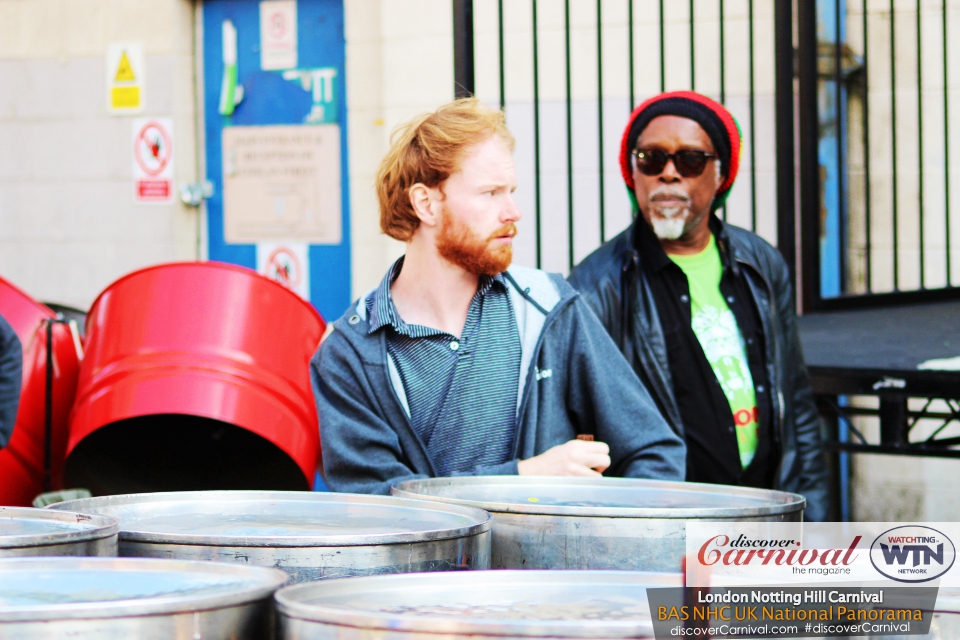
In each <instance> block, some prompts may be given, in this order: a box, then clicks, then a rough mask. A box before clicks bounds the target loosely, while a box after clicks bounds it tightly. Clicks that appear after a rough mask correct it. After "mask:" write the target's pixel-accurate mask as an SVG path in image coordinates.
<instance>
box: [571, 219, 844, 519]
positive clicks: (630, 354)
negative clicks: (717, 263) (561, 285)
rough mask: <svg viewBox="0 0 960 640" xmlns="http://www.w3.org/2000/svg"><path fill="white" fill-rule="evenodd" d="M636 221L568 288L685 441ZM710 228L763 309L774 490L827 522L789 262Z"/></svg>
mask: <svg viewBox="0 0 960 640" xmlns="http://www.w3.org/2000/svg"><path fill="white" fill-rule="evenodd" d="M636 224H638V220H635V221H634V223H633V224H631V225H630V226H629V227H628V228H627V229H626V230H625V231H624V232H623V233H621V234H619V235H618V236H616V237H615V238H613V239H611V240H609V241H608V242H607V243H606V244H604V245H603V246H602V247H600V248H599V249H597V250H596V251H594V252H593V253H592V254H591V255H589V256H588V257H587V258H586V259H585V260H584V261H583V262H581V263H580V264H579V265H578V266H577V267H576V269H574V271H573V273H572V274H571V275H570V283H571V284H572V285H573V286H574V287H576V288H577V289H579V290H580V292H581V294H582V295H583V297H584V298H585V299H586V301H587V302H588V303H589V304H590V306H591V307H592V308H593V310H594V311H595V312H596V314H597V315H598V316H599V317H600V321H601V322H602V323H603V325H604V326H605V327H606V329H607V331H608V332H609V333H610V335H611V336H612V337H613V340H614V342H616V343H617V346H619V347H620V351H621V352H622V353H623V355H624V356H625V357H626V358H627V361H628V362H629V363H630V364H631V366H633V369H634V370H635V371H636V372H637V375H639V376H640V379H641V380H643V382H644V384H646V386H647V389H649V391H650V395H651V396H653V398H654V400H655V401H656V402H657V404H658V405H659V407H660V410H661V411H662V412H663V415H664V417H665V418H666V420H667V422H668V423H669V424H670V426H671V427H673V429H674V430H675V431H676V432H677V433H678V434H680V435H681V437H682V436H683V424H682V422H681V420H680V411H679V409H678V407H677V403H676V399H675V398H674V396H673V384H672V382H671V379H670V366H669V364H668V362H667V346H666V341H665V339H664V335H663V330H662V328H661V327H660V319H659V316H658V314H657V308H656V305H655V303H654V299H653V294H652V292H651V290H650V286H649V283H648V282H647V277H646V274H645V273H644V271H643V269H642V267H641V261H640V256H639V254H638V253H637V250H636V249H635V248H634V246H633V243H632V242H631V239H632V238H633V237H634V235H633V234H634V225H636ZM710 226H711V229H713V231H714V235H715V236H716V238H717V244H718V245H719V246H720V249H721V251H725V252H727V255H728V257H729V259H730V264H731V267H732V268H733V269H734V270H735V274H736V275H738V276H739V275H740V273H743V274H745V275H746V279H747V282H748V283H749V288H750V292H751V294H752V295H753V299H754V302H755V303H756V307H757V309H758V310H759V312H760V318H761V322H762V325H763V335H764V338H765V340H764V344H765V347H766V353H765V354H764V356H765V361H766V366H767V377H768V379H769V380H770V384H771V387H772V388H773V390H774V393H773V394H772V400H773V432H774V436H775V437H776V438H777V439H778V440H779V442H778V444H779V447H780V452H781V455H782V457H781V460H780V467H779V469H778V471H777V474H776V479H777V481H776V485H775V488H777V489H780V490H783V491H792V492H795V493H800V494H803V495H804V497H806V499H807V507H806V511H805V512H804V520H807V521H812V522H817V521H822V520H825V519H826V518H827V517H828V479H827V470H826V461H825V458H824V453H823V437H822V434H821V423H820V416H819V414H818V413H817V408H816V405H815V403H814V399H813V390H812V389H811V388H810V380H809V378H808V376H807V367H806V365H805V364H804V360H803V353H802V351H801V348H800V338H799V336H798V334H797V321H796V311H795V308H794V296H793V288H792V287H791V286H790V277H789V272H788V270H787V265H786V263H785V262H784V261H783V258H782V257H781V256H780V253H779V252H777V250H776V249H775V248H773V247H772V246H771V245H770V244H769V243H767V242H766V241H765V240H763V239H762V238H760V237H759V236H757V235H756V234H754V233H751V232H749V231H747V230H745V229H740V228H738V227H734V226H732V225H725V224H723V223H722V222H721V221H720V220H719V219H718V218H716V217H715V216H714V217H713V218H712V219H711V221H710Z"/></svg>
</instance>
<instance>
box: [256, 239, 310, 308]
mask: <svg viewBox="0 0 960 640" xmlns="http://www.w3.org/2000/svg"><path fill="white" fill-rule="evenodd" d="M257 271H259V272H260V273H261V274H262V275H265V276H266V277H268V278H270V279H271V280H273V281H275V282H278V283H280V284H281V285H283V286H284V287H286V288H287V289H290V290H291V291H293V292H294V293H296V294H297V295H299V296H300V297H301V298H303V299H305V300H309V299H310V250H309V247H308V246H307V244H306V243H302V242H282V243H272V242H261V243H259V244H257Z"/></svg>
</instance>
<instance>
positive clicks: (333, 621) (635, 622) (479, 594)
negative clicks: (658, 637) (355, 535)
mask: <svg viewBox="0 0 960 640" xmlns="http://www.w3.org/2000/svg"><path fill="white" fill-rule="evenodd" d="M679 586H681V576H680V575H679V574H661V573H643V572H634V571H479V572H464V573H444V574H437V573H434V574H420V575H401V576H374V577H367V578H352V579H350V580H337V581H333V582H318V583H311V584H299V585H293V586H291V587H287V588H284V589H281V590H280V591H278V592H277V594H276V601H277V616H278V620H279V626H280V633H279V636H280V638H283V639H285V640H293V639H294V638H296V639H298V640H321V639H326V638H342V637H350V638H355V639H357V640H361V639H365V638H370V639H374V638H375V639H377V640H399V639H401V638H402V639H403V640H411V639H414V638H437V637H443V638H461V637H469V638H486V637H498V638H504V637H507V638H545V637H549V638H652V637H653V626H652V623H651V620H650V608H649V604H648V602H647V593H646V591H647V588H648V587H679Z"/></svg>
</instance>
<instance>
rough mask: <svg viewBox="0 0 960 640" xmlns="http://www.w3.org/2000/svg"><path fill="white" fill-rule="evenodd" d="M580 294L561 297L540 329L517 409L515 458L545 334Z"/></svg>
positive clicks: (524, 295) (518, 451) (517, 454)
mask: <svg viewBox="0 0 960 640" xmlns="http://www.w3.org/2000/svg"><path fill="white" fill-rule="evenodd" d="M520 292H521V293H522V294H523V297H524V299H528V298H527V294H526V293H525V292H524V291H523V290H522V289H520ZM578 295H579V294H574V295H572V296H570V297H569V298H567V299H566V300H564V299H561V300H560V301H559V302H558V303H557V305H556V306H555V307H554V308H553V309H551V310H550V313H549V314H547V317H546V318H545V319H544V321H543V328H542V329H540V335H539V336H537V344H536V345H534V347H533V354H532V355H531V356H530V367H529V368H528V369H527V382H526V384H525V385H524V387H523V397H522V398H520V408H519V409H518V410H517V437H516V438H515V439H514V442H513V457H514V459H516V458H517V457H518V456H519V455H520V441H521V440H522V438H521V437H520V430H521V429H523V416H524V414H525V413H526V411H527V402H528V400H529V398H530V389H531V387H532V386H533V383H535V382H536V376H534V371H535V370H536V368H537V359H538V358H539V357H540V348H541V346H542V345H543V336H544V334H545V333H546V332H547V329H549V328H550V325H551V324H553V322H554V320H555V319H556V317H557V315H558V314H559V313H560V312H561V311H562V310H563V309H565V308H566V307H567V306H568V305H570V304H572V303H573V301H574V300H576V298H577V296H578Z"/></svg>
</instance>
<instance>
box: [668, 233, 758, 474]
mask: <svg viewBox="0 0 960 640" xmlns="http://www.w3.org/2000/svg"><path fill="white" fill-rule="evenodd" d="M669 257H670V259H671V260H673V262H674V263H675V264H676V265H677V266H678V267H680V269H682V270H683V273H684V274H685V275H686V276H687V283H688V285H689V287H690V324H691V327H692V328H693V333H694V334H696V336H697V340H698V341H699V342H700V346H701V347H702V348H703V353H704V355H705V356H707V362H709V363H710V368H712V369H713V373H714V375H716V376H717V382H719V383H720V387H721V388H722V389H723V393H724V395H726V396H727V402H729V403H730V411H731V412H732V413H733V422H734V424H735V425H736V427H737V447H738V448H739V450H740V464H741V465H742V466H743V468H744V469H745V468H747V466H748V465H749V464H750V461H751V460H753V455H754V453H756V451H757V438H758V433H759V426H760V425H759V412H758V411H757V394H756V392H755V391H754V388H753V377H752V376H751V375H750V367H749V366H748V365H747V353H746V349H745V348H744V344H743V336H742V335H741V334H740V328H739V327H738V326H737V318H736V317H735V316H734V315H733V312H732V311H730V307H729V306H728V305H727V301H726V300H724V299H723V294H722V293H720V278H721V276H722V275H723V264H722V263H721V262H720V251H719V249H717V242H716V240H715V239H714V237H713V234H711V235H710V244H708V245H707V248H706V249H704V250H703V251H701V252H700V253H698V254H696V255H692V256H679V255H671V256H669Z"/></svg>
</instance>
